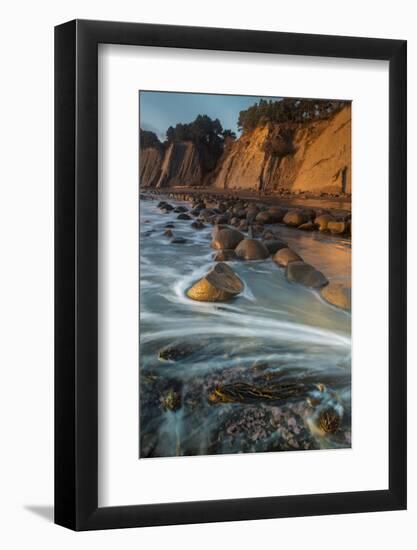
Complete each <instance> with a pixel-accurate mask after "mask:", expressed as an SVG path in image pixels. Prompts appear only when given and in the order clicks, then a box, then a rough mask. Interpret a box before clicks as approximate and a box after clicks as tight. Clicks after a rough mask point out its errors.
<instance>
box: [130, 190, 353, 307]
mask: <svg viewBox="0 0 417 550" xmlns="http://www.w3.org/2000/svg"><path fill="white" fill-rule="evenodd" d="M140 198H141V199H142V200H146V199H147V198H149V199H156V198H161V200H160V201H159V203H158V208H159V209H160V211H161V213H168V212H174V213H176V214H177V219H179V220H189V221H190V228H191V229H192V230H194V231H198V230H200V229H203V228H205V227H207V225H209V224H211V225H212V226H213V230H212V240H211V248H212V249H213V251H214V252H213V261H214V262H215V264H214V266H213V267H212V268H211V269H210V270H209V271H208V272H207V273H206V274H205V276H203V277H202V278H201V279H199V280H198V281H195V282H194V283H193V285H192V286H191V287H190V288H189V289H188V290H187V296H188V297H189V298H191V299H193V300H196V301H203V302H204V301H206V302H224V301H227V300H230V299H232V298H233V297H235V296H237V295H239V294H240V293H241V292H242V290H243V288H244V281H241V279H240V278H239V277H238V276H237V275H236V274H235V273H234V271H233V269H232V268H231V267H230V265H228V264H227V263H225V262H230V261H236V260H240V261H254V260H258V261H260V260H270V259H272V261H273V262H274V263H275V264H276V265H277V267H278V268H281V269H284V270H285V275H286V278H287V281H288V282H290V283H294V284H300V285H302V286H304V287H307V288H310V289H313V290H315V291H317V292H320V295H321V297H322V298H323V299H324V300H325V301H326V302H328V303H329V304H332V305H333V306H336V307H338V308H341V309H344V310H346V311H350V309H351V289H350V285H349V284H348V283H345V282H340V281H332V280H330V281H329V280H328V279H327V277H326V276H325V275H324V274H323V273H321V272H320V271H319V270H318V269H316V268H315V267H314V266H313V265H311V264H310V263H307V262H305V261H304V260H303V258H302V257H301V256H300V255H299V254H298V253H297V252H296V251H295V250H293V249H292V248H290V247H289V246H288V244H287V243H286V242H285V240H283V239H282V238H281V235H280V227H282V226H288V227H291V228H294V229H297V230H299V231H311V232H313V231H319V232H321V233H329V234H330V235H335V236H343V237H344V238H345V239H349V238H350V235H351V214H350V212H349V211H347V210H339V209H331V208H321V207H316V208H312V207H305V208H300V207H296V208H294V207H290V206H284V205H282V204H281V205H272V206H271V205H269V204H267V203H265V201H264V200H263V199H261V200H257V201H255V200H247V199H243V198H241V197H238V196H230V195H229V196H224V195H223V194H218V193H216V194H214V193H211V194H209V193H207V192H204V193H198V192H196V191H194V192H192V193H190V192H183V191H171V192H169V193H164V192H162V191H160V190H157V189H152V190H147V191H146V192H144V193H141V195H140ZM169 199H171V200H175V201H183V202H186V203H187V206H185V205H177V206H173V205H172V204H171V203H170V202H169ZM164 235H165V236H166V237H167V238H170V239H171V242H172V243H173V244H183V243H185V242H186V239H185V238H183V237H176V236H175V224H174V223H172V222H171V223H168V224H166V228H165V231H164Z"/></svg>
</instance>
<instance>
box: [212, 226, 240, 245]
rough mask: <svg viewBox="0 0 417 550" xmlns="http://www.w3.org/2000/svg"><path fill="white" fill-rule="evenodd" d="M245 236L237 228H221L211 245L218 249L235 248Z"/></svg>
mask: <svg viewBox="0 0 417 550" xmlns="http://www.w3.org/2000/svg"><path fill="white" fill-rule="evenodd" d="M243 238H244V235H243V233H241V232H240V231H238V230H237V229H231V228H227V229H220V230H219V231H218V232H217V233H216V235H215V236H214V237H213V240H212V242H211V247H212V248H215V249H216V250H223V249H230V250H234V249H235V248H236V247H237V245H238V244H239V243H240V241H241V240H242V239H243Z"/></svg>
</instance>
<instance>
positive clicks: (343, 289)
mask: <svg viewBox="0 0 417 550" xmlns="http://www.w3.org/2000/svg"><path fill="white" fill-rule="evenodd" d="M321 295H322V296H323V298H324V299H325V300H326V302H329V304H332V305H334V306H336V307H340V308H341V309H345V310H346V311H349V310H350V309H351V307H352V306H351V289H350V287H349V286H347V285H345V284H343V283H338V282H335V281H330V283H329V284H328V285H326V286H325V287H324V288H322V289H321Z"/></svg>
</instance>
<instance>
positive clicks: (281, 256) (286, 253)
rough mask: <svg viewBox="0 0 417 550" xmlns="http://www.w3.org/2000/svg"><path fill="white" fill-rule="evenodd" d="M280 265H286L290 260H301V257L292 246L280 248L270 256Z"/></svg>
mask: <svg viewBox="0 0 417 550" xmlns="http://www.w3.org/2000/svg"><path fill="white" fill-rule="evenodd" d="M272 259H273V260H274V262H275V263H276V264H278V265H279V266H280V267H287V265H288V264H289V263H291V262H300V261H301V262H302V261H303V259H302V258H301V256H299V255H298V254H297V253H296V252H294V250H292V248H288V247H286V248H281V249H280V250H278V252H276V253H275V254H274V256H273V258H272Z"/></svg>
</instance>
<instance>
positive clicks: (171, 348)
mask: <svg viewBox="0 0 417 550" xmlns="http://www.w3.org/2000/svg"><path fill="white" fill-rule="evenodd" d="M197 349H198V346H197V345H193V344H189V343H187V342H174V343H173V344H169V345H167V346H165V347H163V348H162V349H161V350H159V353H158V358H159V359H160V360H161V361H168V362H171V363H173V362H175V361H180V360H181V359H186V358H187V357H190V356H191V355H192V354H193V353H194V352H195V351H196V350H197Z"/></svg>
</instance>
